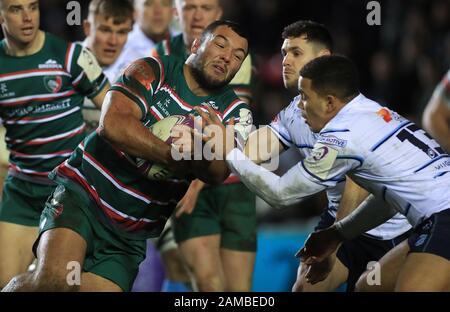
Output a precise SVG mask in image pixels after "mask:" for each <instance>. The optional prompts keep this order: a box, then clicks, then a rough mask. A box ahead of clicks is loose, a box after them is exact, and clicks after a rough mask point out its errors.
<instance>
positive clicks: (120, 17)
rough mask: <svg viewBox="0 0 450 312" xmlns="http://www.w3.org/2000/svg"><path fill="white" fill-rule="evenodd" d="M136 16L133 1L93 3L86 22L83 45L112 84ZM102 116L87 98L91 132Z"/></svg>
mask: <svg viewBox="0 0 450 312" xmlns="http://www.w3.org/2000/svg"><path fill="white" fill-rule="evenodd" d="M133 13H134V9H133V4H132V3H131V2H130V1H129V0H92V1H91V2H90V3H89V12H88V16H87V18H86V19H85V20H84V21H83V31H84V34H85V35H86V38H85V39H84V41H83V43H82V45H83V46H84V47H86V48H88V49H89V50H90V51H91V52H92V54H94V56H95V58H96V59H97V61H98V63H99V65H100V66H101V67H102V69H103V73H104V74H105V76H106V77H107V78H108V80H109V82H110V83H112V82H114V80H115V79H117V78H118V75H119V73H118V72H117V69H116V65H117V62H118V58H119V56H120V55H121V53H122V51H124V47H125V43H126V42H127V39H128V37H129V36H128V34H129V32H130V31H131V29H132V27H133ZM100 113H101V110H100V109H98V108H97V107H96V105H95V104H94V103H93V102H92V101H91V100H90V99H88V98H87V99H85V101H84V105H83V117H84V121H85V122H86V125H87V130H88V132H91V131H94V130H95V129H97V127H98V122H99V120H100Z"/></svg>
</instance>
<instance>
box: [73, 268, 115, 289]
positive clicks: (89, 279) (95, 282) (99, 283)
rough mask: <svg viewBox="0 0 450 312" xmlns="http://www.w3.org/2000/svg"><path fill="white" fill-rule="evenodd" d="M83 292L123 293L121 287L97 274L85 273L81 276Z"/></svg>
mask: <svg viewBox="0 0 450 312" xmlns="http://www.w3.org/2000/svg"><path fill="white" fill-rule="evenodd" d="M80 291H81V292H122V288H120V286H119V285H117V284H116V283H114V282H112V281H111V280H109V279H106V278H104V277H101V276H99V275H97V274H94V273H90V272H85V273H83V274H82V275H81V285H80Z"/></svg>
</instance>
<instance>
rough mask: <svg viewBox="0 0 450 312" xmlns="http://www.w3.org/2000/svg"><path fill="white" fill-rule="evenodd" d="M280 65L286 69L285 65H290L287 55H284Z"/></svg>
mask: <svg viewBox="0 0 450 312" xmlns="http://www.w3.org/2000/svg"><path fill="white" fill-rule="evenodd" d="M281 64H282V65H283V67H286V66H287V65H290V57H289V54H286V55H285V56H284V57H283V61H282V63H281Z"/></svg>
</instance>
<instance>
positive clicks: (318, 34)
mask: <svg viewBox="0 0 450 312" xmlns="http://www.w3.org/2000/svg"><path fill="white" fill-rule="evenodd" d="M281 36H282V38H283V39H288V38H292V37H294V38H298V37H301V36H306V39H307V40H308V41H310V42H315V43H318V44H320V45H323V46H324V47H325V48H326V49H328V50H330V52H331V53H333V38H331V35H330V32H329V31H328V29H327V28H326V27H325V26H324V25H322V24H319V23H317V22H313V21H302V20H300V21H297V22H295V23H292V24H290V25H288V26H286V27H285V28H284V29H283V33H282V34H281Z"/></svg>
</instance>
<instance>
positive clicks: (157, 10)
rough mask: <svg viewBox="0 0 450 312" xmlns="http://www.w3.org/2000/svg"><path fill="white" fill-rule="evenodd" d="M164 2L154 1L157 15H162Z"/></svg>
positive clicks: (154, 9)
mask: <svg viewBox="0 0 450 312" xmlns="http://www.w3.org/2000/svg"><path fill="white" fill-rule="evenodd" d="M162 7H163V5H162V3H159V2H158V1H156V2H154V3H153V11H154V13H155V15H160V14H161V12H162Z"/></svg>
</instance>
